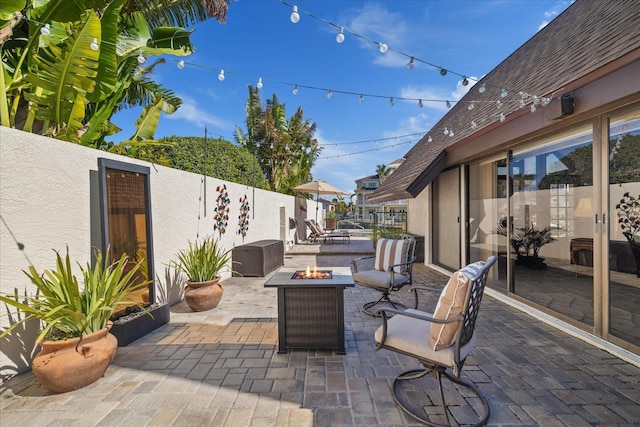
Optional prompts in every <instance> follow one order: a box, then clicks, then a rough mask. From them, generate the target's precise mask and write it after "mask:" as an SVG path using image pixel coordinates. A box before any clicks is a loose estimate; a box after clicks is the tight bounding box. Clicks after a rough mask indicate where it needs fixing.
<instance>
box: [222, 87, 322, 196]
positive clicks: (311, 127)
mask: <svg viewBox="0 0 640 427" xmlns="http://www.w3.org/2000/svg"><path fill="white" fill-rule="evenodd" d="M245 124H246V127H247V132H246V133H244V132H243V131H242V130H241V129H240V128H239V127H236V135H235V139H236V141H237V142H238V143H239V144H240V145H242V146H244V147H246V148H247V149H248V150H249V151H250V152H251V153H253V154H254V155H255V156H256V158H257V159H258V162H259V163H260V167H261V168H262V171H263V173H264V176H265V178H266V179H267V181H268V182H269V188H270V189H271V190H273V191H277V192H280V193H284V194H294V190H293V188H294V187H296V186H297V185H299V184H302V183H304V182H307V181H311V180H312V176H311V168H312V167H313V165H314V164H315V162H316V160H317V159H318V157H319V155H320V152H321V151H322V148H321V147H320V146H319V145H318V141H317V140H316V139H315V138H313V135H314V133H315V131H316V125H315V123H312V122H311V120H310V119H305V118H304V111H303V110H302V108H298V110H297V111H296V112H295V114H294V115H293V116H291V117H290V118H289V119H287V118H286V110H285V106H284V105H283V104H281V103H280V102H279V101H278V98H277V97H276V95H275V94H274V95H273V96H272V97H271V99H269V100H267V102H266V106H265V107H264V108H263V107H262V104H261V102H260V95H259V93H258V89H256V88H254V87H252V86H249V98H248V99H247V102H246V104H245Z"/></svg>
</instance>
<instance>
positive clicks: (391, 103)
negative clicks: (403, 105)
mask: <svg viewBox="0 0 640 427" xmlns="http://www.w3.org/2000/svg"><path fill="white" fill-rule="evenodd" d="M393 104H394V102H393V96H392V97H391V98H389V106H390V107H393Z"/></svg>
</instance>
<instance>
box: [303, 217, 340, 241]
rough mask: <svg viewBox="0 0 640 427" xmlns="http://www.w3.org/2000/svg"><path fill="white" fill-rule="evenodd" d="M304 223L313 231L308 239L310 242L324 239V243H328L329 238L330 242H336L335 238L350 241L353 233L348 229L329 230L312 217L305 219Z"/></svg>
mask: <svg viewBox="0 0 640 427" xmlns="http://www.w3.org/2000/svg"><path fill="white" fill-rule="evenodd" d="M304 223H305V224H306V225H307V227H308V228H309V230H310V231H311V234H309V239H308V241H309V242H310V243H314V242H318V241H320V239H322V243H327V240H328V241H329V242H330V243H334V239H335V238H338V239H341V241H343V242H348V241H350V239H351V235H350V234H349V231H347V230H332V231H330V232H328V231H325V230H324V229H323V228H322V227H321V226H320V225H319V224H318V223H316V222H315V221H314V220H312V219H305V220H304Z"/></svg>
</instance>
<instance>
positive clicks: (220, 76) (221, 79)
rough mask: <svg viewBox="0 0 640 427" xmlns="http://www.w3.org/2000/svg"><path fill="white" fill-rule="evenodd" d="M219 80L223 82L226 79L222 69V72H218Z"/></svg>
mask: <svg viewBox="0 0 640 427" xmlns="http://www.w3.org/2000/svg"><path fill="white" fill-rule="evenodd" d="M218 80H220V81H221V82H223V81H224V70H220V74H218Z"/></svg>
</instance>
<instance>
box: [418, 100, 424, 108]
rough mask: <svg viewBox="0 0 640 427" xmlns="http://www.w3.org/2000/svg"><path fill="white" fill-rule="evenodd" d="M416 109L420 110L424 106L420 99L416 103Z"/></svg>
mask: <svg viewBox="0 0 640 427" xmlns="http://www.w3.org/2000/svg"><path fill="white" fill-rule="evenodd" d="M418 107H420V108H422V107H424V104H423V103H422V99H421V100H419V101H418Z"/></svg>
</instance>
